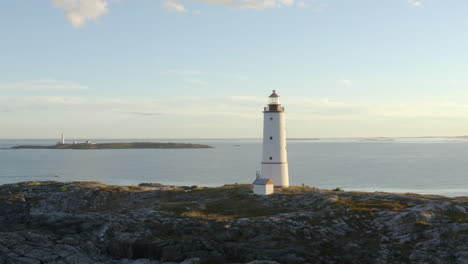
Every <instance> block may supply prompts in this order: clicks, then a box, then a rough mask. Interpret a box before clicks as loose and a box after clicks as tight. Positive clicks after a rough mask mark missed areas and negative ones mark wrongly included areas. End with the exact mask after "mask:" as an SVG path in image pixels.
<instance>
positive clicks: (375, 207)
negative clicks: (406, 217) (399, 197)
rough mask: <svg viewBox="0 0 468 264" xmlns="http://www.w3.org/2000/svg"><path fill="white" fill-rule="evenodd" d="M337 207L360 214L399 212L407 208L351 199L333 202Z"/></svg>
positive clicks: (394, 203) (380, 202) (392, 204)
mask: <svg viewBox="0 0 468 264" xmlns="http://www.w3.org/2000/svg"><path fill="white" fill-rule="evenodd" d="M335 204H336V205H338V206H343V207H347V208H349V209H350V210H351V211H352V212H355V213H361V214H370V213H373V212H379V211H394V212H399V211H402V210H403V209H405V208H406V207H407V206H406V205H404V204H401V203H398V202H384V201H365V202H359V201H355V200H351V199H340V200H338V201H336V202H335Z"/></svg>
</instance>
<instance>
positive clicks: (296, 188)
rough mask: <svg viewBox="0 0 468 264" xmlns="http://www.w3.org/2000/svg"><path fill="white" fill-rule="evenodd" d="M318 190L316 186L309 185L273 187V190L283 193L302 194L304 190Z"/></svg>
mask: <svg viewBox="0 0 468 264" xmlns="http://www.w3.org/2000/svg"><path fill="white" fill-rule="evenodd" d="M318 190H319V189H318V188H314V187H309V186H289V187H287V188H281V189H275V192H277V193H283V194H303V193H306V192H316V191H318Z"/></svg>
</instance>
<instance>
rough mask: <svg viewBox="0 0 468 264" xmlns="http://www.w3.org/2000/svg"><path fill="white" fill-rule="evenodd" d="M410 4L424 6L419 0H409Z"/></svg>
mask: <svg viewBox="0 0 468 264" xmlns="http://www.w3.org/2000/svg"><path fill="white" fill-rule="evenodd" d="M408 4H410V5H412V6H414V7H418V6H422V2H421V1H418V0H408Z"/></svg>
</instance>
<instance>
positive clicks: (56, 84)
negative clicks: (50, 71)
mask: <svg viewBox="0 0 468 264" xmlns="http://www.w3.org/2000/svg"><path fill="white" fill-rule="evenodd" d="M88 88H89V87H88V86H86V85H82V84H79V83H75V82H69V81H60V80H47V79H43V80H31V81H20V82H12V83H0V90H76V89H88Z"/></svg>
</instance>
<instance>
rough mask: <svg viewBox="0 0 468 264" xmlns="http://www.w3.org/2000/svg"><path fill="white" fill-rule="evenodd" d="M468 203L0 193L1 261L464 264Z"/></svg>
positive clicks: (286, 194)
mask: <svg viewBox="0 0 468 264" xmlns="http://www.w3.org/2000/svg"><path fill="white" fill-rule="evenodd" d="M467 211H468V197H458V198H449V197H443V196H429V195H417V194H392V193H360V192H342V191H328V190H319V189H315V188H308V187H304V188H302V187H292V188H288V189H284V190H283V191H282V192H281V193H276V194H274V195H271V196H268V197H265V196H256V195H254V194H252V191H251V189H250V186H248V185H231V186H224V187H219V188H199V187H196V186H191V187H188V186H187V187H174V186H164V185H158V184H146V185H145V186H138V187H135V186H129V187H123V186H109V185H105V184H102V183H99V182H74V183H60V182H25V183H18V184H8V185H3V186H0V263H2V264H3V263H8V264H14V263H37V264H40V263H62V264H68V263H70V264H71V263H109V264H111V263H116V264H117V263H119V264H120V263H121V264H123V263H125V264H150V263H165V262H176V263H185V264H189V263H382V264H383V263H468V213H467Z"/></svg>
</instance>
